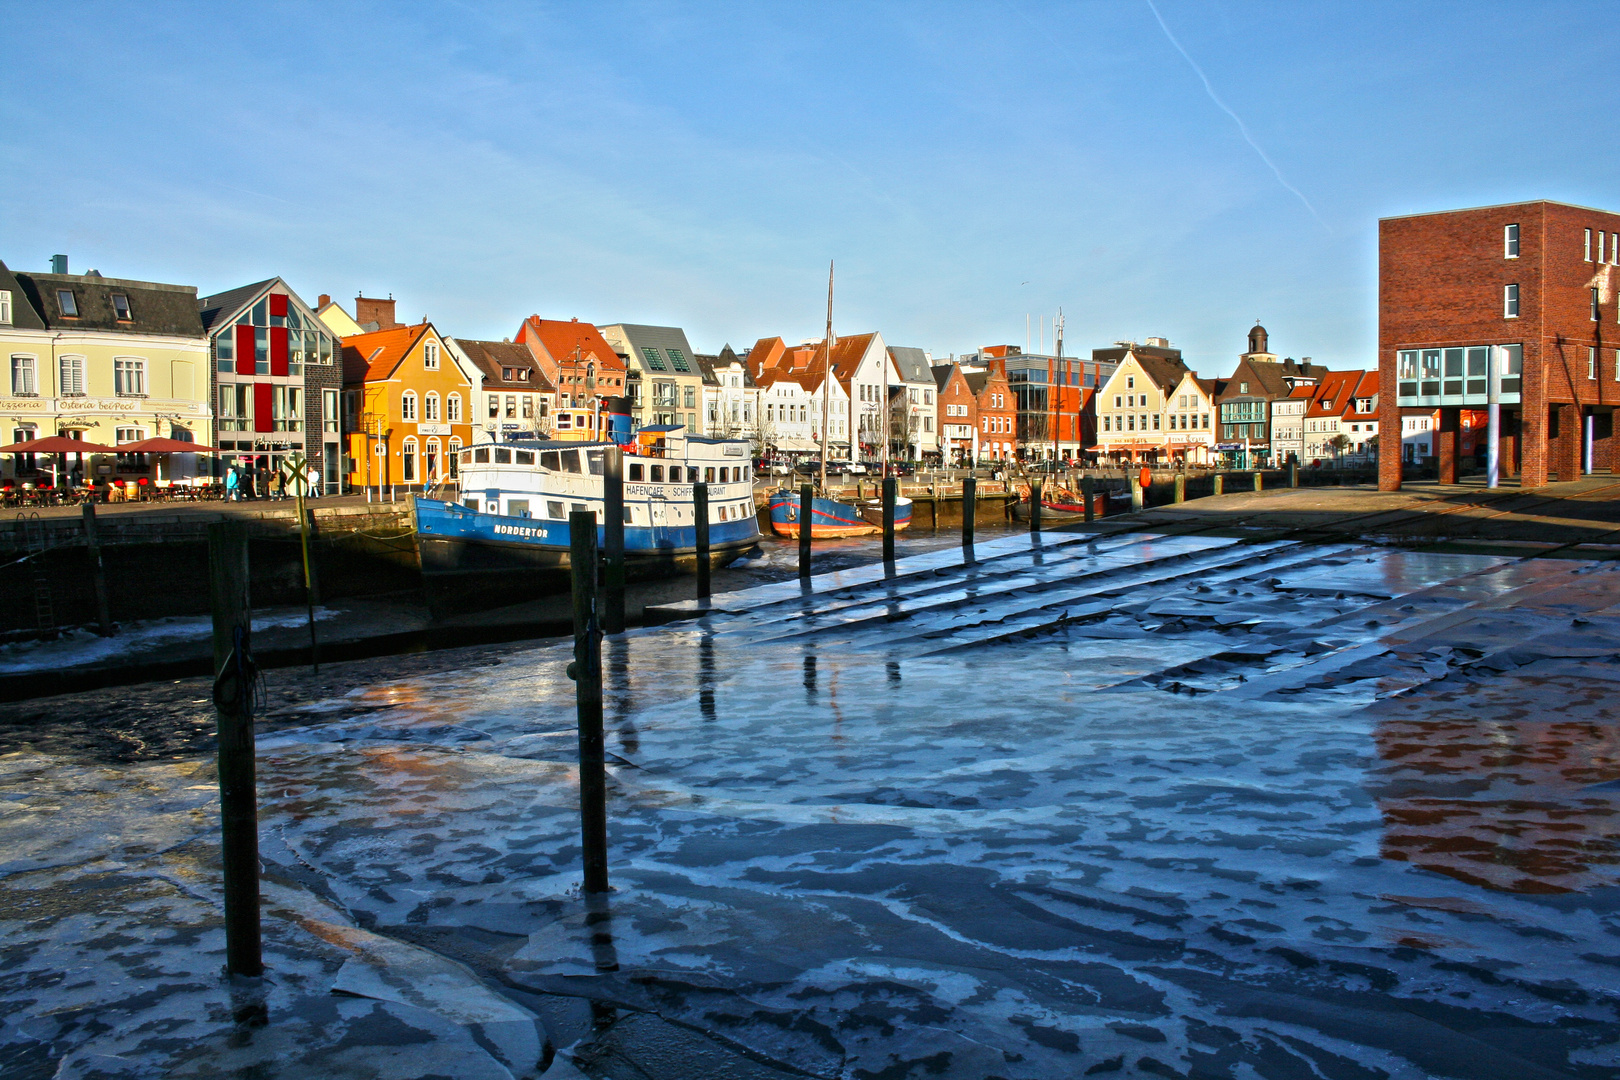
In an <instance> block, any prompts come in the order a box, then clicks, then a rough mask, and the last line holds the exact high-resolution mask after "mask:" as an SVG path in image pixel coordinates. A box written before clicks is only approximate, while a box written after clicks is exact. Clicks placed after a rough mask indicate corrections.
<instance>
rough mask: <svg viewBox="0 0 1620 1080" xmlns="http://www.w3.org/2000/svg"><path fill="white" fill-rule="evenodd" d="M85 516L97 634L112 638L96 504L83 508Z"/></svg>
mask: <svg viewBox="0 0 1620 1080" xmlns="http://www.w3.org/2000/svg"><path fill="white" fill-rule="evenodd" d="M81 510H82V512H83V514H84V543H85V547H87V548H89V549H90V577H91V581H92V582H93V584H94V585H95V588H96V632H97V633H99V634H100V635H101V636H102V637H112V633H113V625H112V609H111V606H110V605H109V604H108V603H107V569H106V567H105V566H103V565H102V562H101V531H100V530H99V529H97V528H96V504H95V503H90V502H87V503H85V504H84V506H83V507H81Z"/></svg>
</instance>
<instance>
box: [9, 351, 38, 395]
mask: <svg viewBox="0 0 1620 1080" xmlns="http://www.w3.org/2000/svg"><path fill="white" fill-rule="evenodd" d="M11 392H12V393H13V394H16V395H17V396H18V397H35V396H37V395H38V394H39V389H38V386H37V384H36V383H35V382H34V358H33V357H32V356H13V357H12V358H11Z"/></svg>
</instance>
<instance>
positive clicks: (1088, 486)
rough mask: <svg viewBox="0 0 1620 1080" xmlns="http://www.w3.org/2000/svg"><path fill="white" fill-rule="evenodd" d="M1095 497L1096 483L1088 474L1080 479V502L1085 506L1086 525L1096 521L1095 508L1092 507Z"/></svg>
mask: <svg viewBox="0 0 1620 1080" xmlns="http://www.w3.org/2000/svg"><path fill="white" fill-rule="evenodd" d="M1096 496H1097V482H1096V481H1095V480H1094V479H1092V477H1091V476H1090V474H1087V475H1085V476H1082V477H1081V478H1080V501H1081V502H1083V503H1085V505H1086V523H1087V524H1090V523H1091V522H1093V521H1095V520H1097V511H1096V508H1095V507H1094V506H1093V505H1092V503H1093V501H1094V500H1095V499H1096Z"/></svg>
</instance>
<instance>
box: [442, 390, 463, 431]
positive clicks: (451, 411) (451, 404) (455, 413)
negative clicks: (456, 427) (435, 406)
mask: <svg viewBox="0 0 1620 1080" xmlns="http://www.w3.org/2000/svg"><path fill="white" fill-rule="evenodd" d="M444 418H445V419H446V420H448V421H450V423H452V424H454V423H458V422H459V421H460V420H461V395H460V394H451V395H450V396H449V397H448V398H446V399H445V401H444Z"/></svg>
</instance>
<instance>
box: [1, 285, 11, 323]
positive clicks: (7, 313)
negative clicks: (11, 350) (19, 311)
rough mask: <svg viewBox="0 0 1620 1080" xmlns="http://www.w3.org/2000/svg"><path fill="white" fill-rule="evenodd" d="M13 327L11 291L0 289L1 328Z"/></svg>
mask: <svg viewBox="0 0 1620 1080" xmlns="http://www.w3.org/2000/svg"><path fill="white" fill-rule="evenodd" d="M10 325H11V290H10V289H0V326H10Z"/></svg>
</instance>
